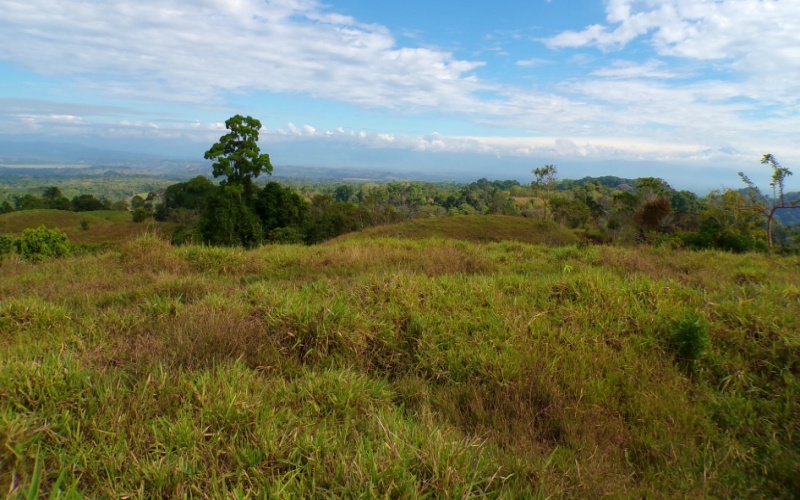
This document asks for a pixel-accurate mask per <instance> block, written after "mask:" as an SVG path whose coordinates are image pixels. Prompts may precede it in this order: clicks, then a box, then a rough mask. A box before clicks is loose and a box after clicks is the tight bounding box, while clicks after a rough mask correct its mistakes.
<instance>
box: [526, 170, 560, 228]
mask: <svg viewBox="0 0 800 500" xmlns="http://www.w3.org/2000/svg"><path fill="white" fill-rule="evenodd" d="M557 174H558V171H557V170H556V166H555V165H545V166H544V167H541V168H535V169H533V175H534V176H535V177H536V179H535V180H534V181H533V185H532V186H531V187H532V188H534V190H535V191H538V192H539V193H540V194H541V198H542V203H543V205H544V218H545V219H547V206H548V205H549V203H550V191H551V190H552V189H553V186H554V185H555V183H556V175H557Z"/></svg>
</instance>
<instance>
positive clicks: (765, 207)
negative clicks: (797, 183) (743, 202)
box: [739, 154, 800, 252]
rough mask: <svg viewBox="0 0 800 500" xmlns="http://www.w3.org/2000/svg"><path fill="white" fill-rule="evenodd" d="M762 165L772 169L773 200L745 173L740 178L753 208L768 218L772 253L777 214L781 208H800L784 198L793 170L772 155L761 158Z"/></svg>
mask: <svg viewBox="0 0 800 500" xmlns="http://www.w3.org/2000/svg"><path fill="white" fill-rule="evenodd" d="M761 164H762V165H764V164H768V165H769V166H770V167H771V168H772V182H771V183H770V184H769V185H770V187H771V188H772V200H770V199H769V198H767V197H766V196H764V194H763V193H761V190H760V189H758V187H757V186H756V185H755V183H754V182H753V181H752V180H750V178H749V177H748V176H746V175H745V174H744V172H739V177H740V178H741V179H742V182H744V183H745V184H746V185H747V187H748V191H749V194H750V198H751V201H752V208H753V209H755V210H756V211H758V212H761V213H762V214H763V215H764V217H766V218H767V245H768V246H769V250H770V252H771V251H772V250H773V243H772V223H773V221H774V220H775V212H777V211H778V209H781V208H800V206H798V205H797V202H796V201H795V202H792V203H790V204H789V205H787V204H786V200H785V199H784V197H783V188H784V182H785V180H786V178H787V177H789V176H790V175H792V172H791V170H789V169H788V168H786V167H782V166H781V164H780V163H778V160H776V159H775V157H774V156H772V155H771V154H765V155H764V156H762V157H761Z"/></svg>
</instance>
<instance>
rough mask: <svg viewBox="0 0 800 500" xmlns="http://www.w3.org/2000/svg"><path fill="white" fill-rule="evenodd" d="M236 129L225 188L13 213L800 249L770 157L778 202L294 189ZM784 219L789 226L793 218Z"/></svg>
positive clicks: (185, 185)
mask: <svg viewBox="0 0 800 500" xmlns="http://www.w3.org/2000/svg"><path fill="white" fill-rule="evenodd" d="M226 128H227V129H228V130H229V131H230V132H229V133H228V134H226V135H224V136H222V137H221V138H220V141H219V142H217V143H215V144H214V145H213V146H212V147H211V149H209V150H208V151H207V152H206V154H205V157H206V159H209V160H213V161H214V163H213V172H212V173H213V175H214V177H222V178H223V179H222V180H221V181H220V182H219V184H215V183H214V182H212V181H211V180H209V179H208V178H206V177H204V176H198V177H195V178H194V179H191V180H189V181H186V182H180V183H177V184H173V185H171V186H169V187H167V188H166V189H165V190H162V191H154V192H151V193H149V195H148V196H147V197H141V196H134V197H133V198H131V199H130V200H120V201H117V202H114V203H111V202H110V201H108V200H105V199H96V198H95V197H93V196H91V195H80V196H76V197H74V198H73V199H72V200H68V199H67V198H66V197H64V196H63V195H61V193H60V191H59V190H58V188H57V187H48V188H45V189H44V191H43V194H42V196H41V197H37V196H35V195H32V194H28V195H25V196H22V197H18V198H16V200H15V206H13V207H12V206H11V205H10V204H9V203H8V202H5V203H4V204H3V205H2V206H0V213H2V212H4V211H10V210H14V209H16V210H27V209H33V208H57V209H62V210H76V211H89V210H106V209H115V210H131V211H132V218H133V220H134V221H136V222H142V221H145V220H147V219H149V218H154V219H156V220H159V221H169V222H172V223H174V224H175V225H176V228H177V229H176V230H175V233H174V236H173V242H174V243H177V244H183V243H205V244H210V245H225V246H232V245H237V246H238V245H242V246H245V247H254V246H258V245H260V244H262V243H305V244H314V243H319V242H322V241H325V240H328V239H331V238H334V237H336V236H338V235H341V234H344V233H347V232H351V231H358V230H361V229H364V228H366V227H370V226H376V225H383V224H391V223H396V222H401V221H406V220H411V219H416V218H421V217H445V216H452V215H480V214H501V215H510V216H520V217H533V218H541V219H548V220H552V221H555V222H557V223H559V224H562V225H564V226H566V227H568V228H570V229H573V230H575V231H576V233H578V234H579V235H580V236H581V237H583V238H584V240H585V241H587V242H594V243H623V244H625V243H644V244H655V245H668V246H671V247H685V248H692V249H704V248H714V249H721V250H728V251H733V252H747V251H754V250H766V249H769V248H772V247H773V246H776V247H777V248H779V249H784V250H786V249H790V248H793V249H797V248H798V246H800V245H798V243H800V233H798V230H797V229H796V228H795V229H793V228H792V227H789V226H785V225H782V224H781V223H780V220H781V219H780V217H781V215H780V214H781V212H794V211H787V210H783V209H788V208H800V207H798V206H797V202H796V201H795V200H793V198H792V197H791V196H790V195H789V194H785V193H784V180H785V178H786V177H787V176H789V175H791V172H790V171H789V170H788V169H787V168H785V167H782V166H780V164H779V163H778V162H777V160H775V158H774V157H773V156H772V155H764V157H763V158H762V163H764V164H768V165H769V166H770V167H771V168H772V171H773V176H772V183H771V184H770V186H771V188H772V191H773V193H772V197H771V198H770V197H768V196H765V195H764V194H762V193H761V191H760V190H759V189H758V188H757V187H756V186H755V185H754V184H753V183H752V181H750V179H749V178H748V177H747V176H745V175H744V174H742V173H740V174H739V175H740V177H741V179H742V181H743V182H744V184H745V186H746V187H745V188H744V189H740V190H734V189H723V190H715V191H712V192H711V193H709V194H708V195H706V196H704V197H702V198H700V197H698V196H697V195H696V194H694V193H692V192H690V191H679V190H676V189H674V188H672V187H671V186H670V185H669V184H668V183H667V182H666V181H664V180H663V179H659V178H654V177H646V178H639V179H622V178H618V177H612V176H605V177H594V178H592V177H586V178H584V179H580V180H559V179H558V172H557V169H556V167H555V166H554V165H545V166H544V167H541V168H536V169H534V170H533V174H534V177H535V179H534V181H533V182H532V183H531V184H528V185H523V184H521V183H519V182H518V181H516V180H495V181H490V180H488V179H480V180H478V181H476V182H473V183H470V184H466V185H464V184H454V183H424V182H388V183H383V184H377V183H373V182H362V183H341V184H337V185H322V186H320V185H300V186H295V187H292V186H288V185H283V184H279V183H277V182H268V183H266V184H265V185H258V184H256V181H255V179H256V178H257V177H258V176H259V175H260V174H262V173H266V174H271V173H272V165H271V163H270V159H269V155H267V154H263V153H261V152H260V150H259V148H258V145H257V144H256V142H257V140H258V132H259V130H260V128H261V123H260V122H259V121H258V120H256V119H254V118H252V117H249V116H248V117H243V116H240V115H236V116H234V117H232V118H230V119H229V120H227V121H226ZM783 220H787V218H784V219H783Z"/></svg>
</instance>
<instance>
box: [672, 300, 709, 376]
mask: <svg viewBox="0 0 800 500" xmlns="http://www.w3.org/2000/svg"><path fill="white" fill-rule="evenodd" d="M670 331H671V332H672V333H671V336H670V337H669V348H670V350H671V351H672V352H673V353H674V354H675V357H676V358H677V360H678V361H679V362H680V363H682V364H684V365H686V366H689V367H693V366H694V364H695V363H696V362H697V361H699V360H701V359H702V358H703V356H704V355H705V353H706V350H708V347H709V340H708V322H707V321H706V319H705V318H704V317H703V315H702V314H700V313H698V312H697V311H689V312H686V313H684V314H683V317H681V318H680V319H678V320H676V321H673V322H672V325H671V326H670Z"/></svg>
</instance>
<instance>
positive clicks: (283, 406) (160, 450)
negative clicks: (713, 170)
mask: <svg viewBox="0 0 800 500" xmlns="http://www.w3.org/2000/svg"><path fill="white" fill-rule="evenodd" d="M488 231H489V230H487V232H488ZM799 278H800V260H799V259H798V258H796V257H793V258H785V257H781V258H777V257H776V258H771V257H768V256H765V255H755V254H748V255H731V254H725V253H717V252H697V253H694V252H682V251H667V250H655V249H647V248H644V249H635V250H634V249H619V248H611V247H581V248H579V247H575V246H567V247H560V248H549V247H545V246H539V245H530V244H526V243H521V242H513V241H504V242H496V243H471V242H465V241H457V240H447V239H441V238H436V239H400V238H389V237H373V238H372V239H370V238H365V237H358V238H349V239H343V240H341V241H337V242H333V243H329V244H326V245H322V246H315V247H303V246H279V245H276V246H266V247H262V248H259V249H256V250H252V251H244V250H242V249H225V248H222V249H221V248H204V247H193V246H188V247H180V248H172V247H171V246H170V245H169V244H168V243H165V242H164V241H162V240H159V239H158V238H157V237H156V236H154V235H152V234H150V235H145V236H143V237H140V238H138V239H134V240H131V241H129V242H127V243H124V244H123V245H121V247H120V249H119V250H114V251H108V252H106V253H102V254H97V255H85V256H76V257H71V258H66V259H56V260H50V261H45V262H42V263H38V264H32V263H26V262H23V261H21V260H18V259H16V258H15V257H13V256H12V257H8V258H6V260H4V261H2V264H0V491H4V492H11V495H12V496H13V495H15V494H20V495H22V494H25V493H27V492H28V491H29V490H30V489H31V488H32V487H33V489H34V490H39V491H40V492H41V493H50V492H52V491H54V490H56V491H61V492H62V493H63V494H64V495H65V496H69V495H72V494H74V495H77V494H81V495H85V496H88V497H95V498H97V497H123V496H133V497H184V496H191V497H207V498H219V497H237V498H242V497H254V498H259V497H264V496H272V497H278V498H297V497H311V496H313V497H329V498H339V497H404V498H405V497H437V498H438V497H445V498H455V497H458V498H462V497H469V496H488V497H496V498H515V497H516V498H530V497H536V496H541V497H551V496H555V497H560V496H569V497H581V498H582V497H596V496H601V495H607V496H612V497H705V496H716V497H786V498H790V497H793V496H796V495H797V493H798V491H800V484H798V478H800V434H798V432H797V429H800V382H799V381H798V375H799V374H800V334H799V333H798V329H797V328H796V321H797V318H798V317H799V316H800V290H799V289H798V286H797V283H798V281H799ZM686 339H689V340H688V341H689V342H695V339H699V340H697V341H696V343H697V346H700V347H702V349H700V347H697V348H692V349H689V350H686V351H685V350H682V349H685V347H683V346H684V343H685V342H687V340H686ZM682 342H684V343H682ZM691 345H694V344H691ZM687 352H688V353H689V354H686V353H687ZM686 356H691V357H692V359H691V365H690V366H689V365H687V363H686V359H684V358H685V357H686ZM37 475H38V476H37Z"/></svg>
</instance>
